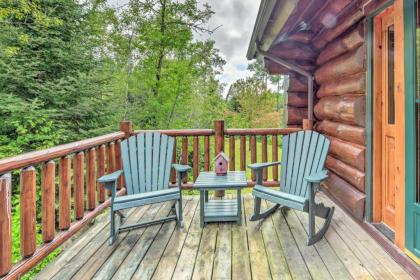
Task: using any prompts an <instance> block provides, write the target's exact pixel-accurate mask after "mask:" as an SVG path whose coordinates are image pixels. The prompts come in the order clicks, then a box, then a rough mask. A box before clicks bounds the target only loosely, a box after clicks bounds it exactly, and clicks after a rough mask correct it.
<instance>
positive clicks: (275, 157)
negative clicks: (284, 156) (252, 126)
mask: <svg viewBox="0 0 420 280" xmlns="http://www.w3.org/2000/svg"><path fill="white" fill-rule="evenodd" d="M278 153H279V149H278V147H277V135H273V136H272V138H271V156H272V159H273V160H272V161H278V156H279V155H278ZM272 168H273V181H278V179H279V176H278V170H279V167H278V166H273V167H272Z"/></svg>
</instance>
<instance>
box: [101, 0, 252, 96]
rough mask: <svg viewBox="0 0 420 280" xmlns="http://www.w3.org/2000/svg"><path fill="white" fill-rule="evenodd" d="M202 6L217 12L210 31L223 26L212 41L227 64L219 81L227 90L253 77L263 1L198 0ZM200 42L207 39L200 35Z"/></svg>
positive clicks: (116, 1) (117, 0) (121, 0)
mask: <svg viewBox="0 0 420 280" xmlns="http://www.w3.org/2000/svg"><path fill="white" fill-rule="evenodd" d="M108 2H109V3H110V4H111V5H113V6H120V5H123V4H125V3H126V2H128V0H108ZM198 2H199V5H202V4H203V3H208V4H209V5H210V6H211V7H212V10H213V11H214V12H215V14H214V15H213V17H212V18H211V19H210V22H209V29H214V28H216V27H218V26H220V27H219V28H218V29H217V30H216V31H215V32H214V33H213V34H212V35H211V38H212V39H213V40H214V41H215V42H216V48H218V49H219V50H220V52H221V54H222V56H223V58H224V59H225V60H226V65H225V67H224V72H223V74H222V75H221V76H220V77H219V79H220V81H222V82H224V83H227V87H226V89H228V88H229V85H230V84H231V83H233V82H234V81H235V80H237V79H240V78H244V77H246V76H248V75H250V73H249V71H247V70H246V68H247V65H248V60H247V58H246V52H247V50H248V44H249V41H250V39H251V34H252V30H253V28H254V23H255V18H256V16H257V13H258V7H259V4H260V1H258V0H198ZM195 37H196V38H197V39H198V40H201V39H205V38H207V37H203V36H200V35H196V36H195Z"/></svg>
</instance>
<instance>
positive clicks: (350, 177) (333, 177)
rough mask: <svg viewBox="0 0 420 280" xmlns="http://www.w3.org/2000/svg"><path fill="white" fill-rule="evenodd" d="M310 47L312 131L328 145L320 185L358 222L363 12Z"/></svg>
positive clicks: (362, 157)
mask: <svg viewBox="0 0 420 280" xmlns="http://www.w3.org/2000/svg"><path fill="white" fill-rule="evenodd" d="M340 21H341V22H342V23H346V24H345V25H344V26H343V24H341V25H337V26H336V27H335V28H333V29H330V30H328V31H326V32H325V33H324V34H322V35H320V36H318V38H315V40H314V41H313V42H312V43H313V46H314V47H315V48H319V49H320V53H319V56H318V58H317V59H316V66H317V68H316V70H315V75H314V76H315V82H316V85H317V88H318V90H317V91H316V97H317V98H318V101H317V103H316V105H315V107H314V114H315V117H316V119H317V122H316V124H315V130H317V131H319V132H321V133H323V134H325V135H327V136H328V138H329V139H330V140H331V147H330V153H329V155H328V158H327V161H326V167H327V168H328V169H329V170H330V176H329V178H328V180H326V181H325V182H324V184H323V187H324V189H326V190H327V191H328V192H329V194H330V195H332V196H333V197H334V198H335V199H336V200H338V201H339V202H341V204H342V205H343V206H344V207H345V208H346V209H347V210H348V211H350V212H351V213H352V214H353V215H354V217H356V218H357V219H359V220H362V219H363V217H364V208H365V200H366V190H365V182H366V180H365V171H366V170H365V167H366V160H365V159H366V137H365V127H366V108H365V104H366V99H365V93H366V70H367V69H366V64H367V63H366V58H367V55H366V54H367V53H366V36H365V33H366V32H365V30H366V24H365V20H364V17H363V16H362V13H360V11H359V10H356V11H355V12H354V13H351V14H349V15H348V16H346V17H344V18H342V19H341V20H340Z"/></svg>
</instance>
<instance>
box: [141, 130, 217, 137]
mask: <svg viewBox="0 0 420 280" xmlns="http://www.w3.org/2000/svg"><path fill="white" fill-rule="evenodd" d="M146 132H160V133H162V134H166V135H168V136H211V135H214V130H213V129H167V130H136V131H134V134H139V133H146Z"/></svg>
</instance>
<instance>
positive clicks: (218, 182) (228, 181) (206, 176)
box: [193, 171, 247, 189]
mask: <svg viewBox="0 0 420 280" xmlns="http://www.w3.org/2000/svg"><path fill="white" fill-rule="evenodd" d="M246 186H247V182H246V175H245V171H228V173H227V174H226V176H217V175H216V173H215V172H200V175H198V177H197V180H196V181H195V183H194V185H193V188H197V189H223V188H244V187H246Z"/></svg>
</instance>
